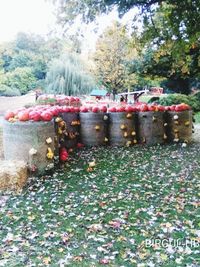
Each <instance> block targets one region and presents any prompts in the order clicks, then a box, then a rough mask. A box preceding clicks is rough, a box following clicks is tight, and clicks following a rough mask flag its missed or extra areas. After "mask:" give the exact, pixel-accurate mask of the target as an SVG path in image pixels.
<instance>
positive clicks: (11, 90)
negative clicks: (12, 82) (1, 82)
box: [0, 86, 21, 96]
mask: <svg viewBox="0 0 200 267" xmlns="http://www.w3.org/2000/svg"><path fill="white" fill-rule="evenodd" d="M6 87H7V88H6V90H4V91H3V92H2V91H0V95H1V96H20V95H21V93H20V91H19V89H17V88H11V87H8V86H6Z"/></svg>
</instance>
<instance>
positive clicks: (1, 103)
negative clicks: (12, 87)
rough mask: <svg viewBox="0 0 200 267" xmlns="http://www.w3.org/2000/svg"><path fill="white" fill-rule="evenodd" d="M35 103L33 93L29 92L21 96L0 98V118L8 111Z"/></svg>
mask: <svg viewBox="0 0 200 267" xmlns="http://www.w3.org/2000/svg"><path fill="white" fill-rule="evenodd" d="M33 103H35V93H34V92H31V93H29V94H27V95H23V96H15V97H5V96H1V97H0V116H2V115H3V114H4V113H5V112H6V110H8V109H12V110H13V109H18V108H21V107H24V105H27V104H33Z"/></svg>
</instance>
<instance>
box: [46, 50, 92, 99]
mask: <svg viewBox="0 0 200 267" xmlns="http://www.w3.org/2000/svg"><path fill="white" fill-rule="evenodd" d="M46 84H47V89H46V91H47V92H49V93H57V94H65V95H80V94H87V93H88V92H90V91H91V90H92V89H93V88H94V87H95V82H94V79H93V77H92V76H91V74H90V73H89V71H87V70H86V66H85V65H84V63H83V61H82V60H81V59H80V58H79V56H78V55H76V54H73V55H72V54H71V55H67V56H63V57H61V58H60V59H56V60H53V61H52V63H51V65H50V69H49V72H48V73H47V77H46Z"/></svg>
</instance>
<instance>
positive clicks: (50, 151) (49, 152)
mask: <svg viewBox="0 0 200 267" xmlns="http://www.w3.org/2000/svg"><path fill="white" fill-rule="evenodd" d="M53 157H54V153H53V152H52V150H51V148H50V147H48V148H47V158H48V159H53Z"/></svg>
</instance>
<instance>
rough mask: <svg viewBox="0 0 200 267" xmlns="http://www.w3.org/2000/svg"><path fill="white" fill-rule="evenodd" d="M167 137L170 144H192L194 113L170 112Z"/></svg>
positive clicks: (168, 113) (167, 116) (187, 111)
mask: <svg viewBox="0 0 200 267" xmlns="http://www.w3.org/2000/svg"><path fill="white" fill-rule="evenodd" d="M166 118H167V136H168V141H169V142H191V140H192V111H191V110H185V111H181V112H175V111H168V112H167V115H166Z"/></svg>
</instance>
